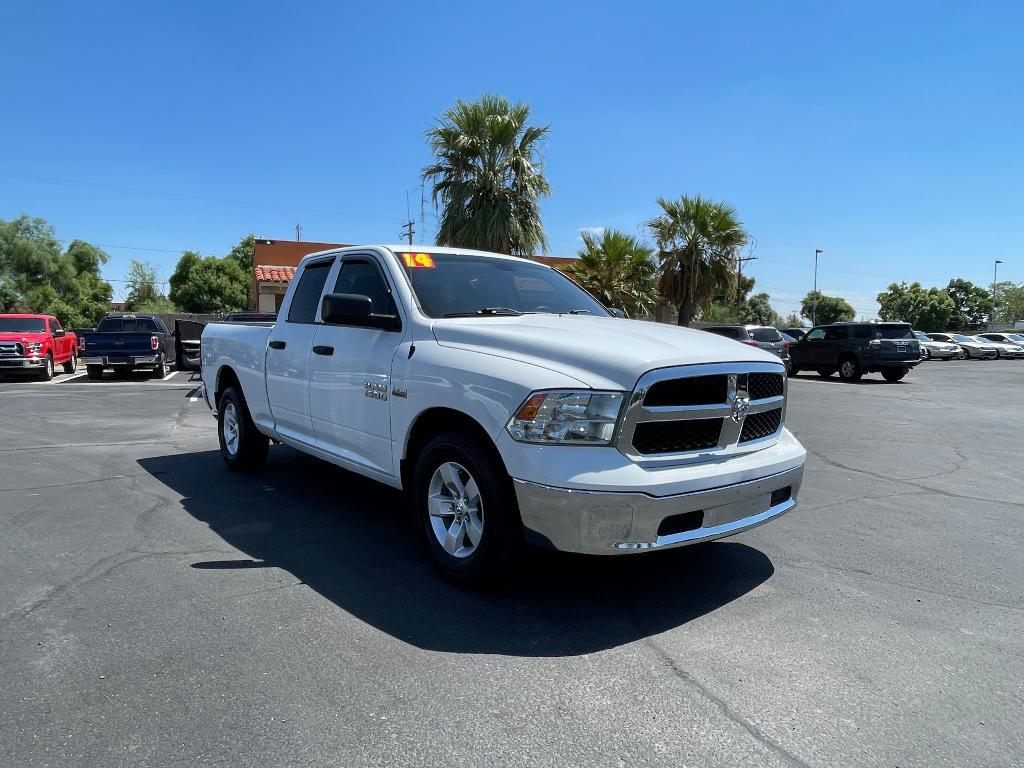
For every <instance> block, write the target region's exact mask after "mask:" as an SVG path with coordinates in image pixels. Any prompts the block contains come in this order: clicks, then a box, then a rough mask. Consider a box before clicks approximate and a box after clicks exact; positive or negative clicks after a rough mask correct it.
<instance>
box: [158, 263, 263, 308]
mask: <svg viewBox="0 0 1024 768" xmlns="http://www.w3.org/2000/svg"><path fill="white" fill-rule="evenodd" d="M169 282H170V284H171V294H170V297H171V300H172V301H173V302H174V303H175V304H176V305H177V306H179V307H181V308H182V309H183V310H185V311H186V312H199V313H204V312H211V313H212V312H233V311H236V310H240V309H245V306H246V304H247V303H248V301H249V282H248V279H247V274H246V273H245V272H244V271H243V270H242V267H241V266H240V265H239V263H238V260H237V259H235V258H233V257H232V256H230V255H229V256H225V257H224V258H223V259H219V258H217V257H216V256H207V257H206V258H201V257H200V256H199V254H197V253H195V252H194V251H185V253H183V254H182V255H181V259H179V260H178V265H177V266H176V267H175V269H174V274H173V275H171V278H170V280H169Z"/></svg>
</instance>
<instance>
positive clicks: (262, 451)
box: [217, 387, 270, 472]
mask: <svg viewBox="0 0 1024 768" xmlns="http://www.w3.org/2000/svg"><path fill="white" fill-rule="evenodd" d="M217 427H218V429H217V437H218V438H219V441H220V455H221V457H222V458H223V459H224V463H225V464H227V465H228V467H229V468H231V469H232V470H234V471H235V472H251V471H252V470H254V469H259V468H260V467H262V466H263V464H264V462H265V461H266V460H267V449H268V448H269V447H270V440H268V439H267V436H266V435H264V434H263V433H261V432H260V431H259V430H258V429H256V424H254V423H253V420H252V416H251V415H250V414H249V407H248V406H247V405H246V404H245V398H244V397H243V396H242V392H241V390H239V389H237V388H235V387H228V388H227V389H225V390H224V392H223V394H221V396H220V401H219V402H218V403H217Z"/></svg>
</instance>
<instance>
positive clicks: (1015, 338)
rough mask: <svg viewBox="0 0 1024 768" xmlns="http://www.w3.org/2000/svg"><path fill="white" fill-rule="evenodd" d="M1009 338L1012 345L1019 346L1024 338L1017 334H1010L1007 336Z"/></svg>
mask: <svg viewBox="0 0 1024 768" xmlns="http://www.w3.org/2000/svg"><path fill="white" fill-rule="evenodd" d="M1009 336H1010V340H1011V341H1012V342H1013V343H1014V344H1020V343H1021V342H1022V341H1024V336H1021V335H1020V334H1019V333H1011V334H1009Z"/></svg>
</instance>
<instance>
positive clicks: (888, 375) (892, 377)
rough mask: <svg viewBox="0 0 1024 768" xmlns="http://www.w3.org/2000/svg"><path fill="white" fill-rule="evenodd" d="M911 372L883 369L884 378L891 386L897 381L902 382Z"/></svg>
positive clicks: (904, 369) (908, 370) (905, 369)
mask: <svg viewBox="0 0 1024 768" xmlns="http://www.w3.org/2000/svg"><path fill="white" fill-rule="evenodd" d="M909 372H910V369H909V368H883V369H882V378H883V379H885V380H886V381H888V382H889V383H890V384H895V383H896V382H897V381H900V380H902V379H903V377H904V376H906V375H907V374H908V373H909Z"/></svg>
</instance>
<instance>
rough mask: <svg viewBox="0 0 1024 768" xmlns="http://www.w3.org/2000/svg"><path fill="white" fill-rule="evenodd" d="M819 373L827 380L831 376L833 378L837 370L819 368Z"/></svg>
mask: <svg viewBox="0 0 1024 768" xmlns="http://www.w3.org/2000/svg"><path fill="white" fill-rule="evenodd" d="M817 372H818V375H819V376H821V378H823V379H827V378H828V377H829V376H831V375H832V374H833V373H835V372H836V369H835V368H818V369H817Z"/></svg>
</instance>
